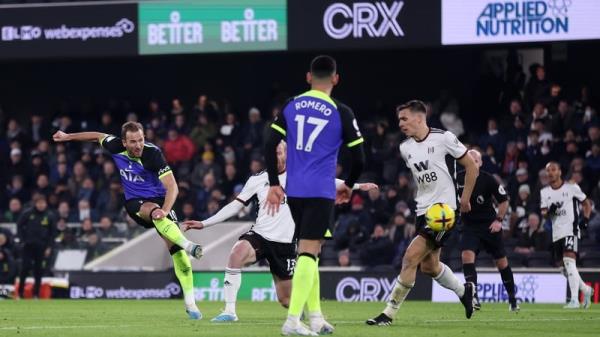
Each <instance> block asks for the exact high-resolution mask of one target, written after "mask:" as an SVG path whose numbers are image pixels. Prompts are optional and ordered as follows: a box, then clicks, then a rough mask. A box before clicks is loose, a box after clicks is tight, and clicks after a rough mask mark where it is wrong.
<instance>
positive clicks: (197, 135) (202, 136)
mask: <svg viewBox="0 0 600 337" xmlns="http://www.w3.org/2000/svg"><path fill="white" fill-rule="evenodd" d="M216 134H217V128H216V127H215V124H214V123H213V122H211V121H210V120H209V119H208V117H207V116H206V114H205V113H201V114H199V115H198V121H197V124H196V125H195V126H194V128H193V129H192V131H191V132H190V138H191V139H192V142H193V143H194V145H195V146H196V148H198V149H202V148H203V147H204V144H206V143H207V142H208V141H210V140H212V139H213V138H214V137H215V136H216Z"/></svg>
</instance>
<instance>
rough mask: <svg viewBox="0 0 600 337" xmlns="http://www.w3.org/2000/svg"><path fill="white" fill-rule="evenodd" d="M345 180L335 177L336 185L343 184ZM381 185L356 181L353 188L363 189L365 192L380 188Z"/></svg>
mask: <svg viewBox="0 0 600 337" xmlns="http://www.w3.org/2000/svg"><path fill="white" fill-rule="evenodd" d="M343 183H344V181H343V180H342V179H337V178H336V179H335V187H338V186H340V185H342V184H343ZM378 188H379V186H378V185H377V184H375V183H356V184H354V186H352V190H353V191H356V190H361V191H363V192H368V191H370V190H374V189H378Z"/></svg>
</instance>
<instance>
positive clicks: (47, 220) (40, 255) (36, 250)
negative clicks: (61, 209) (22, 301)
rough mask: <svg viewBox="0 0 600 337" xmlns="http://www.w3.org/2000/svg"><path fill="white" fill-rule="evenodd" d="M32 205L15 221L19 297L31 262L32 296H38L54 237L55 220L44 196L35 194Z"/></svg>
mask: <svg viewBox="0 0 600 337" xmlns="http://www.w3.org/2000/svg"><path fill="white" fill-rule="evenodd" d="M33 203H34V206H33V207H32V208H31V209H28V210H26V211H25V212H23V214H22V215H21V217H20V218H19V221H18V222H17V235H18V237H19V240H20V242H21V244H22V247H23V250H22V257H23V260H22V264H21V275H20V280H19V298H23V294H24V291H25V279H26V278H27V274H29V271H30V270H31V265H32V264H33V277H34V279H35V283H34V286H33V296H34V297H36V298H37V297H39V296H40V286H41V281H42V274H43V262H44V258H46V257H48V256H50V253H51V252H52V246H53V244H54V238H55V237H56V221H55V218H54V215H53V213H52V212H50V210H49V209H48V203H47V201H46V196H45V195H43V194H36V195H35V196H34V198H33Z"/></svg>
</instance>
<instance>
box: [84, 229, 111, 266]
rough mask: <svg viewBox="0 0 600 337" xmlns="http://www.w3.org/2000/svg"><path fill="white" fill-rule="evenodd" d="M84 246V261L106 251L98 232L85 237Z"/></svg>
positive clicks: (88, 260)
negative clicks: (85, 252) (85, 251)
mask: <svg viewBox="0 0 600 337" xmlns="http://www.w3.org/2000/svg"><path fill="white" fill-rule="evenodd" d="M84 248H85V249H86V250H87V255H86V256H85V262H86V263H88V262H90V261H92V260H94V259H96V258H98V257H100V256H102V255H103V254H104V253H106V252H107V251H108V249H107V247H106V246H105V245H104V244H103V243H102V240H101V239H100V235H98V233H92V234H90V235H89V236H88V237H87V240H86V242H85V245H84Z"/></svg>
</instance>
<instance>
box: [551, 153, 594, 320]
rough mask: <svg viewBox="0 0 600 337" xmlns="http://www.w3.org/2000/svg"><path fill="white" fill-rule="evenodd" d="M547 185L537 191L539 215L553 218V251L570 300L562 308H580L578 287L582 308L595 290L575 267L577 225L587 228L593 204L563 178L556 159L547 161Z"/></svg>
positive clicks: (578, 188) (588, 303)
mask: <svg viewBox="0 0 600 337" xmlns="http://www.w3.org/2000/svg"><path fill="white" fill-rule="evenodd" d="M546 172H547V173H548V180H549V181H550V185H549V186H546V187H544V188H543V189H542V190H541V191H540V204H541V205H540V207H541V209H542V215H543V216H544V217H547V218H549V219H550V220H551V221H552V250H553V252H554V254H555V255H554V257H555V259H556V260H558V259H562V261H563V264H564V272H565V276H566V277H567V281H568V282H569V290H570V291H571V301H569V303H568V304H567V305H565V306H564V308H565V309H579V290H581V291H582V292H583V307H584V308H585V309H587V308H589V307H590V306H591V304H592V295H593V294H594V289H593V288H592V287H590V286H588V285H586V284H585V283H584V282H583V280H582V279H581V276H580V275H579V271H578V270H577V265H576V259H577V240H578V239H579V228H578V227H579V226H582V227H586V226H587V223H588V220H589V218H590V214H591V213H592V204H591V202H590V200H589V199H588V198H587V196H586V195H585V193H583V192H582V191H581V188H580V187H579V185H577V184H575V183H570V182H566V181H564V180H563V179H562V177H561V175H562V171H561V170H560V165H558V163H556V162H553V161H551V162H549V163H548V164H546ZM579 204H582V205H583V217H582V218H580V216H581V214H579Z"/></svg>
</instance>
